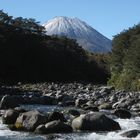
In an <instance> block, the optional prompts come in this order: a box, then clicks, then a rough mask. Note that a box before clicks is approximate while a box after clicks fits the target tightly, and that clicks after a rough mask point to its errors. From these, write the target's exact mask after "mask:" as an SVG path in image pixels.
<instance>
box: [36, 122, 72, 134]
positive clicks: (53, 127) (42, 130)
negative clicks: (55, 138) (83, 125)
mask: <svg viewBox="0 0 140 140" xmlns="http://www.w3.org/2000/svg"><path fill="white" fill-rule="evenodd" d="M70 132H72V127H71V126H70V125H68V124H65V123H63V122H61V121H56V120H55V121H51V122H49V123H47V124H46V125H40V126H38V127H37V128H36V130H35V133H37V134H49V133H70Z"/></svg>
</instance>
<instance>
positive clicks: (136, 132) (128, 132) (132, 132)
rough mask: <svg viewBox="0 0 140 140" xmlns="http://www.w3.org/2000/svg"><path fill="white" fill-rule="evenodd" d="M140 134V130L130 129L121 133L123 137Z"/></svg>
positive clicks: (133, 136) (132, 136)
mask: <svg viewBox="0 0 140 140" xmlns="http://www.w3.org/2000/svg"><path fill="white" fill-rule="evenodd" d="M139 134H140V130H130V131H127V132H124V133H122V134H121V136H123V137H128V138H135V137H137V136H138V135H139Z"/></svg>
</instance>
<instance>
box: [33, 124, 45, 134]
mask: <svg viewBox="0 0 140 140" xmlns="http://www.w3.org/2000/svg"><path fill="white" fill-rule="evenodd" d="M35 133H36V134H45V133H46V127H45V125H44V124H42V125H39V126H38V127H37V128H36V129H35Z"/></svg>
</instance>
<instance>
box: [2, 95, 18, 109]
mask: <svg viewBox="0 0 140 140" xmlns="http://www.w3.org/2000/svg"><path fill="white" fill-rule="evenodd" d="M18 106H19V99H18V98H17V97H15V96H9V95H5V96H3V97H2V99H1V102H0V109H9V108H15V107H18Z"/></svg>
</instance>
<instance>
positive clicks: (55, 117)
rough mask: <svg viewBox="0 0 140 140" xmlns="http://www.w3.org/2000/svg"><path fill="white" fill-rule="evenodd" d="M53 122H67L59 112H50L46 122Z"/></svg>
mask: <svg viewBox="0 0 140 140" xmlns="http://www.w3.org/2000/svg"><path fill="white" fill-rule="evenodd" d="M54 120H60V121H63V122H66V121H67V120H66V119H65V117H64V115H63V113H61V112H51V113H50V114H49V116H48V122H51V121H54Z"/></svg>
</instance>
